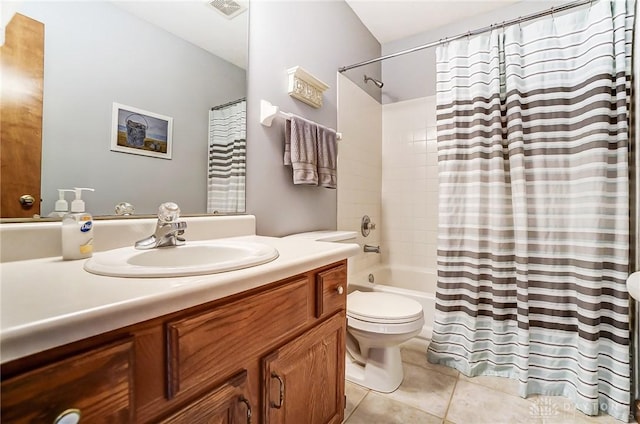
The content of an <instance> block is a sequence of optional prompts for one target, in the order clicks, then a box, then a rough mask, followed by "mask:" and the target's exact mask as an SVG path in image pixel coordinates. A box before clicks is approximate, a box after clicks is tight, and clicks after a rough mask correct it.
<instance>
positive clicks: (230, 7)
mask: <svg viewBox="0 0 640 424" xmlns="http://www.w3.org/2000/svg"><path fill="white" fill-rule="evenodd" d="M209 4H210V5H211V6H212V7H213V8H214V9H216V10H217V11H218V12H220V13H222V14H223V15H224V16H225V17H227V18H229V19H233V18H235V17H236V16H238V15H239V14H241V13H242V12H244V11H245V10H246V7H245V6H243V5H242V4H240V3H238V2H237V1H234V0H213V1H210V2H209Z"/></svg>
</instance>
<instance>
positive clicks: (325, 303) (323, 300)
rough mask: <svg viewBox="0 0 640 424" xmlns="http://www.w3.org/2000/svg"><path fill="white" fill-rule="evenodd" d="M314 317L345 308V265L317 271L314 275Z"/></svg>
mask: <svg viewBox="0 0 640 424" xmlns="http://www.w3.org/2000/svg"><path fill="white" fill-rule="evenodd" d="M316 290H317V295H316V301H317V304H316V317H318V318H319V317H321V316H323V315H326V314H331V313H332V312H335V311H337V310H339V309H345V307H346V304H347V266H346V265H344V264H343V265H338V266H337V267H335V268H331V269H328V270H326V271H322V272H319V273H318V275H317V276H316Z"/></svg>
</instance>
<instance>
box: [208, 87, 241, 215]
mask: <svg viewBox="0 0 640 424" xmlns="http://www.w3.org/2000/svg"><path fill="white" fill-rule="evenodd" d="M246 123H247V102H246V100H240V101H238V102H234V103H232V104H229V105H224V106H221V107H214V108H213V109H212V110H210V111H209V168H208V172H209V177H208V184H207V213H237V212H244V211H245V181H246V152H247V135H246Z"/></svg>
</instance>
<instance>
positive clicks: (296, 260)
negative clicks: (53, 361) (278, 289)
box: [0, 236, 359, 363]
mask: <svg viewBox="0 0 640 424" xmlns="http://www.w3.org/2000/svg"><path fill="white" fill-rule="evenodd" d="M233 239H238V240H249V241H254V242H259V243H265V244H268V245H271V246H273V247H275V248H276V249H278V251H279V253H280V256H279V257H278V258H277V259H275V260H274V261H272V262H269V263H267V264H264V265H259V266H255V267H252V268H246V269H242V270H237V271H230V272H225V273H220V274H210V275H202V276H193V277H176V278H118V277H105V276H100V275H94V274H90V273H88V272H87V271H85V270H84V269H83V264H84V262H85V260H78V261H62V258H61V257H48V258H41V259H30V260H21V261H16V262H6V263H2V264H1V265H0V267H1V269H0V272H1V274H0V275H1V280H0V295H1V297H0V354H1V355H0V361H1V362H2V363H4V362H7V361H10V360H13V359H16V358H20V357H23V356H27V355H30V354H33V353H37V352H41V351H43V350H46V349H49V348H52V347H56V346H61V345H64V344H67V343H70V342H73V341H77V340H81V339H84V338H87V337H91V336H95V335H98V334H101V333H104V332H107V331H111V330H115V329H117V328H121V327H125V326H127V325H131V324H135V323H138V322H141V321H145V320H148V319H151V318H155V317H159V316H162V315H165V314H169V313H172V312H176V311H179V310H182V309H185V308H189V307H191V306H196V305H199V304H202V303H206V302H209V301H212V300H215V299H219V298H222V297H225V296H229V295H232V294H235V293H239V292H242V291H245V290H249V289H253V288H256V287H259V286H261V285H264V284H268V283H271V282H274V281H277V280H280V279H283V278H286V277H289V276H293V275H296V274H299V273H302V272H305V271H308V270H311V269H314V268H317V267H320V266H323V265H327V264H330V263H333V262H336V261H339V260H342V259H345V258H347V257H349V256H353V255H355V254H357V253H358V252H359V246H358V245H357V244H350V243H330V242H316V241H311V240H304V239H294V238H275V237H262V236H242V237H234V238H233Z"/></svg>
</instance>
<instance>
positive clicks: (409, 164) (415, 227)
mask: <svg viewBox="0 0 640 424" xmlns="http://www.w3.org/2000/svg"><path fill="white" fill-rule="evenodd" d="M382 128H383V137H382V222H381V223H380V227H379V228H380V233H381V246H382V260H383V262H384V263H387V264H390V265H392V266H395V265H400V266H411V267H420V268H428V269H430V270H433V271H434V272H435V270H436V261H437V250H436V243H437V231H438V158H437V148H436V99H435V96H429V97H423V98H419V99H413V100H407V101H403V102H398V103H391V104H386V105H384V106H383V108H382Z"/></svg>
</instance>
